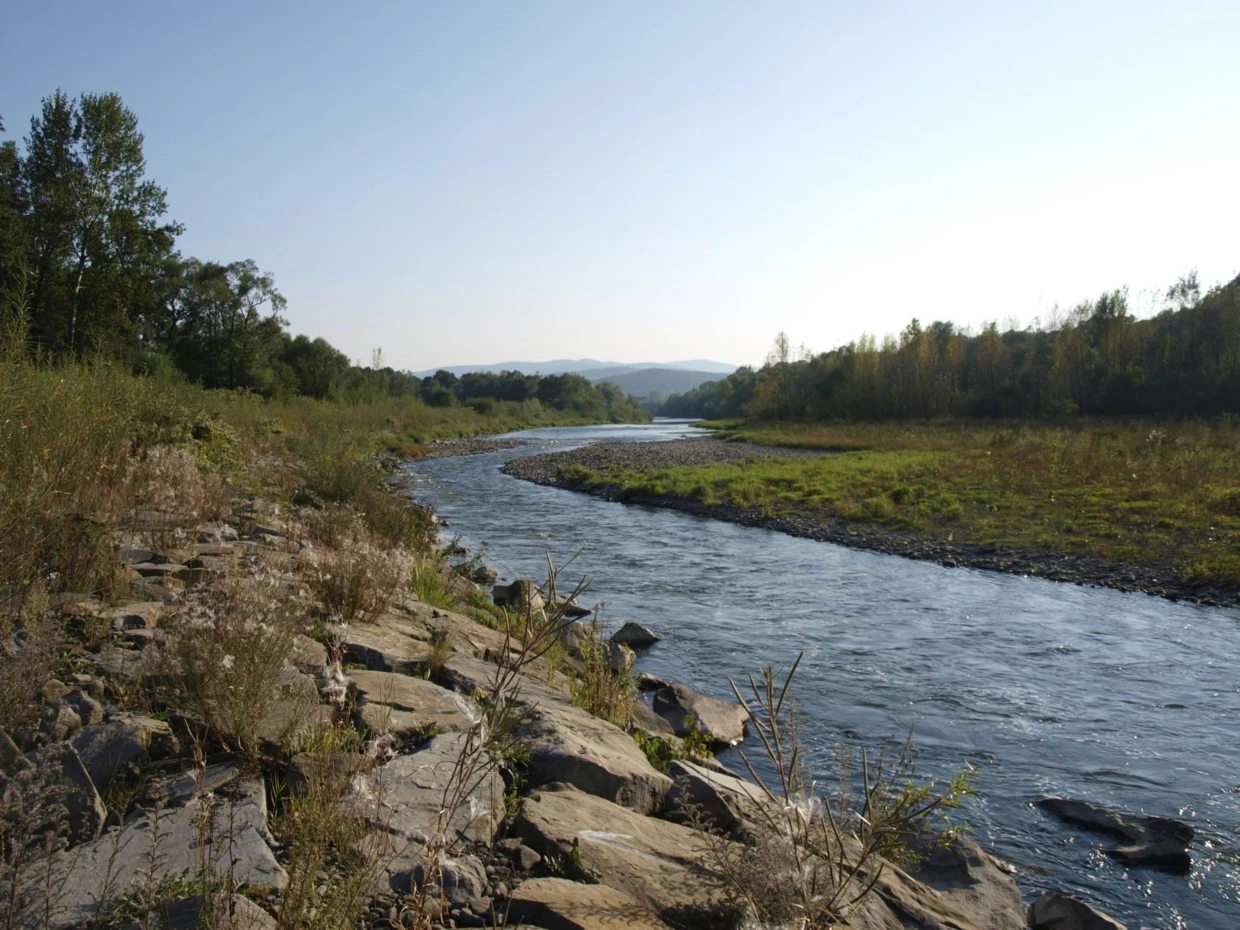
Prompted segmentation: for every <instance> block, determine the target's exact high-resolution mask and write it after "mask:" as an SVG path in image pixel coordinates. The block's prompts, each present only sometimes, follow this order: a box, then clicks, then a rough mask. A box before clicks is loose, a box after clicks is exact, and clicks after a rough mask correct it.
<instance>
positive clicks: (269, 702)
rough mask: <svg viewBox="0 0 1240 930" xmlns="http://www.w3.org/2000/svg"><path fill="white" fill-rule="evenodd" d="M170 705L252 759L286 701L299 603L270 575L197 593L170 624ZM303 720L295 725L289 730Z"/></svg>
mask: <svg viewBox="0 0 1240 930" xmlns="http://www.w3.org/2000/svg"><path fill="white" fill-rule="evenodd" d="M165 625H166V627H167V628H168V630H169V634H170V643H169V650H168V653H167V655H166V656H165V657H164V659H163V665H164V667H163V669H162V671H163V673H164V676H163V677H164V678H165V680H166V681H167V682H168V685H167V687H168V688H169V690H170V692H171V693H170V694H169V695H168V702H169V703H172V704H174V705H175V706H179V707H183V708H185V709H186V710H188V711H190V712H191V713H193V714H194V715H195V716H197V717H198V718H199V719H200V720H202V721H203V722H204V723H205V724H206V725H207V727H208V729H209V730H210V731H211V732H212V734H214V735H215V736H216V737H217V738H218V739H219V740H220V741H221V742H223V743H224V744H225V745H227V746H228V747H230V748H232V749H235V750H238V751H240V752H243V753H245V754H247V755H249V756H251V757H255V756H257V755H258V752H259V749H260V745H261V743H262V741H263V740H264V739H265V738H267V739H270V738H272V737H275V738H276V739H277V740H278V739H279V738H280V737H282V736H283V735H284V734H279V733H275V734H273V733H269V732H266V731H267V729H268V727H267V726H266V724H267V723H268V715H269V712H270V711H271V709H272V707H273V705H274V704H275V702H276V701H278V700H279V699H280V694H279V689H278V685H279V682H280V680H281V675H282V673H283V669H284V665H285V659H286V657H287V656H288V654H289V650H290V648H291V647H292V642H293V634H294V633H295V632H297V630H298V629H299V628H300V627H301V626H303V625H305V618H304V616H302V615H301V613H300V611H299V608H298V607H297V605H296V603H295V602H292V601H290V600H288V599H287V598H285V597H283V596H282V593H281V592H280V591H279V589H278V585H277V583H276V582H275V580H274V579H272V578H271V577H270V576H262V575H259V576H256V577H254V578H250V579H238V578H232V579H227V580H221V581H220V582H218V583H217V584H215V585H213V586H211V587H209V588H204V589H202V590H201V591H199V590H195V591H194V592H192V593H191V594H189V595H188V596H187V597H186V600H185V601H184V602H183V603H182V604H181V605H180V606H179V607H178V609H177V610H176V612H175V613H173V614H172V615H171V616H170V617H169V618H168V620H167V621H166V623H165ZM300 722H301V721H289V724H290V726H291V725H295V724H299V723H300Z"/></svg>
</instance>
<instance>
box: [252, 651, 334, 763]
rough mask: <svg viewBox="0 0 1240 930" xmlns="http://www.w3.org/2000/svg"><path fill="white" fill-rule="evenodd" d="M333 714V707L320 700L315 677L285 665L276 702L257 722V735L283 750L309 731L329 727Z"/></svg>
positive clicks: (261, 740)
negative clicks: (321, 702)
mask: <svg viewBox="0 0 1240 930" xmlns="http://www.w3.org/2000/svg"><path fill="white" fill-rule="evenodd" d="M332 716H333V715H332V709H331V708H330V707H328V706H326V705H323V704H320V703H319V687H318V685H317V684H315V681H314V679H313V678H311V677H310V676H309V675H306V674H305V673H304V672H299V671H298V670H297V669H295V668H294V667H293V666H291V665H285V666H284V668H283V669H281V671H280V677H279V678H278V679H277V681H276V686H275V695H274V698H273V700H272V702H271V703H270V704H269V705H268V706H267V708H266V709H265V712H264V714H263V717H262V719H261V720H259V721H258V722H257V723H256V724H255V726H254V738H255V739H256V740H258V741H259V742H260V743H264V744H266V745H267V746H268V747H271V748H273V749H275V750H276V751H279V750H280V749H282V748H284V747H286V746H289V745H290V744H296V743H297V742H298V741H299V740H300V739H301V738H302V737H303V736H305V735H307V734H310V733H314V732H316V731H319V732H322V731H324V730H326V729H328V728H329V727H330V726H331V723H332Z"/></svg>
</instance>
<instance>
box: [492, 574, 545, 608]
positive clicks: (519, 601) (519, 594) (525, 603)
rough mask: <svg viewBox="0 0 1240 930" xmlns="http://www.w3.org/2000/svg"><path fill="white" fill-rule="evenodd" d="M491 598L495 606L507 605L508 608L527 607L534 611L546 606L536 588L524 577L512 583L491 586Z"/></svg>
mask: <svg viewBox="0 0 1240 930" xmlns="http://www.w3.org/2000/svg"><path fill="white" fill-rule="evenodd" d="M491 600H492V601H494V602H495V606H496V607H507V608H508V609H509V610H526V609H529V610H530V611H531V612H535V613H536V612H537V611H540V610H543V609H544V608H545V607H546V606H547V605H546V602H545V601H544V600H543V596H542V594H541V593H540V592H539V590H538V588H537V587H536V586H535V585H533V584H532V583H530V582H529V581H526V580H525V579H519V580H517V581H514V582H513V583H512V584H497V585H494V586H492V588H491Z"/></svg>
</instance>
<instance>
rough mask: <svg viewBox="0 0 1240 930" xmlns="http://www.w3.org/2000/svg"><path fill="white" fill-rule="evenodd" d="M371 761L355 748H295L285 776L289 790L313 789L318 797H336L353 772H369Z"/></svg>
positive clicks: (293, 791)
mask: <svg viewBox="0 0 1240 930" xmlns="http://www.w3.org/2000/svg"><path fill="white" fill-rule="evenodd" d="M373 767H374V762H373V760H372V759H371V758H370V757H369V756H364V755H362V754H361V753H356V752H299V753H297V754H296V755H295V756H293V758H292V759H290V760H289V764H288V771H287V772H286V773H285V780H286V781H287V782H288V790H289V791H291V792H292V793H293V794H307V793H309V792H312V791H313V792H314V793H315V795H317V796H319V797H329V798H334V797H340V796H341V795H343V794H344V793H345V791H347V790H348V787H349V785H351V784H352V783H353V778H354V776H356V775H362V774H365V773H366V772H369V771H370V770H371V769H372V768H373Z"/></svg>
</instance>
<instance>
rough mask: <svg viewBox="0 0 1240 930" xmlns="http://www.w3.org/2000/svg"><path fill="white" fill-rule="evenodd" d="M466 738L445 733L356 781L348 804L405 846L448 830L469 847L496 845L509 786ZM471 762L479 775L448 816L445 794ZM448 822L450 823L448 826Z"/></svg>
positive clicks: (471, 779) (460, 734) (469, 781)
mask: <svg viewBox="0 0 1240 930" xmlns="http://www.w3.org/2000/svg"><path fill="white" fill-rule="evenodd" d="M475 747H476V744H475V743H474V742H473V741H471V740H470V737H469V735H468V734H465V733H445V734H442V735H440V736H436V737H435V738H434V739H432V740H430V741H429V742H428V743H427V744H426V745H425V746H424V747H422V748H421V749H419V750H418V751H417V752H415V753H412V754H410V755H404V756H397V757H396V758H395V759H393V760H392V761H391V762H388V763H386V764H385V765H381V766H379V767H377V768H375V769H374V770H373V771H372V772H370V774H369V775H363V776H360V777H357V778H354V779H353V783H352V786H351V787H350V790H349V793H348V795H346V797H345V803H346V804H348V805H349V806H350V807H351V808H352V809H353V810H354V812H355V813H356V814H357V815H358V816H361V817H365V818H367V819H369V820H371V821H372V822H373V823H375V824H376V825H378V826H380V827H382V828H384V829H386V830H387V831H388V833H389V834H391V836H392V837H393V838H394V839H395V840H396V841H398V845H399V843H400V842H402V841H403V842H404V843H405V844H408V843H415V844H422V845H425V844H426V843H427V842H428V841H429V840H430V839H431V838H432V837H433V836H434V835H436V834H437V833H440V832H444V831H445V830H446V831H447V832H449V833H454V834H455V835H456V836H457V837H459V838H460V839H461V840H463V841H466V842H480V843H490V842H491V840H492V839H493V838H494V835H495V830H496V828H497V827H498V825H499V823H500V822H501V821H502V820H503V816H504V781H503V779H502V778H501V777H500V774H499V771H498V769H497V768H496V766H495V765H494V763H492V762H491V761H490V760H489V759H488V758H486V757H485V755H481V754H480V750H478V749H477V748H475ZM461 758H466V759H467V760H468V761H470V762H471V763H473V764H472V766H471V767H472V768H473V771H474V775H473V777H472V778H469V779H468V785H466V787H470V786H472V790H470V791H467V792H462V796H461V798H460V804H459V805H458V806H457V808H456V810H454V811H451V812H449V813H445V814H442V815H441V812H442V811H443V810H444V789H445V787H446V786H448V783H449V781H450V780H451V779H453V778H454V777H456V776H457V774H458V773H459V771H460V769H459V767H458V760H459V759H461ZM445 820H446V821H447V822H446V823H445V822H444V821H445Z"/></svg>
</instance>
